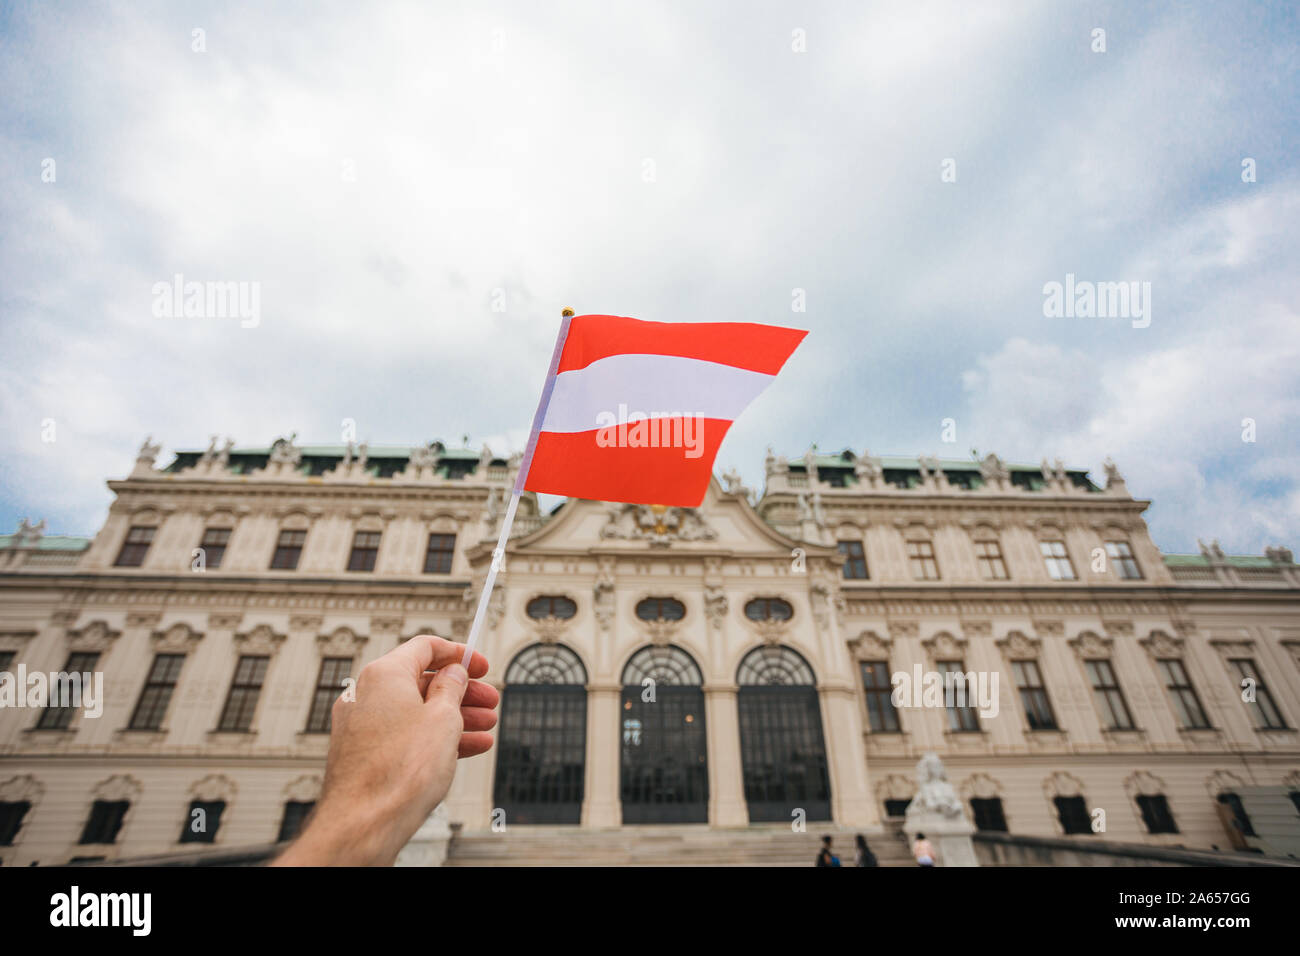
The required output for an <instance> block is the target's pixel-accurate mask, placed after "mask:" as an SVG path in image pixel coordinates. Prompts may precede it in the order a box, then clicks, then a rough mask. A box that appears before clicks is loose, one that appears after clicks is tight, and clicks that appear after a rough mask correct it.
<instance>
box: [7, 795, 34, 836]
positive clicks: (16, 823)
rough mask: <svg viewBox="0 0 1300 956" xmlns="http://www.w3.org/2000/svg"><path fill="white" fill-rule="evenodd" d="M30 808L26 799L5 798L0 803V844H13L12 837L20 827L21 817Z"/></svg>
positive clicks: (16, 834) (25, 814)
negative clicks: (5, 799)
mask: <svg viewBox="0 0 1300 956" xmlns="http://www.w3.org/2000/svg"><path fill="white" fill-rule="evenodd" d="M31 808H32V805H31V803H29V802H28V801H26V800H7V801H5V802H3V803H0V846H13V845H14V838H15V837H17V836H18V831H19V830H20V829H21V828H22V825H23V817H25V816H27V811H28V810H30V809H31Z"/></svg>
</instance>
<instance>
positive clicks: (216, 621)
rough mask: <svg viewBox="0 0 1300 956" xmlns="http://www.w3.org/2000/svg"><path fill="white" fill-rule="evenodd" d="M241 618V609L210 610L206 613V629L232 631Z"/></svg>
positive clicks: (237, 625)
mask: <svg viewBox="0 0 1300 956" xmlns="http://www.w3.org/2000/svg"><path fill="white" fill-rule="evenodd" d="M243 619H244V614H243V612H242V611H211V612H209V614H208V630H210V631H233V630H234V629H235V628H237V627H239V622H240V621H242V620H243Z"/></svg>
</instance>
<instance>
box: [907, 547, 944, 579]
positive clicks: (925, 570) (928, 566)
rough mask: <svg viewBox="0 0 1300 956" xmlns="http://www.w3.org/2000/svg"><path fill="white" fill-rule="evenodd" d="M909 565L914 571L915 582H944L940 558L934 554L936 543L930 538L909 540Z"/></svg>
mask: <svg viewBox="0 0 1300 956" xmlns="http://www.w3.org/2000/svg"><path fill="white" fill-rule="evenodd" d="M922 549H923V550H922ZM907 565H908V567H909V568H910V569H911V571H912V580H913V581H939V580H942V578H941V577H940V575H939V558H938V557H937V556H936V555H935V553H934V542H933V541H931V540H930V539H929V538H908V539H907Z"/></svg>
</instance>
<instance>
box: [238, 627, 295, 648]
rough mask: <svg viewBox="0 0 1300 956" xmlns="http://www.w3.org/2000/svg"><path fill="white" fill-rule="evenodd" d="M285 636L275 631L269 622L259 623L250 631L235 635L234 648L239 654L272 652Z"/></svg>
mask: <svg viewBox="0 0 1300 956" xmlns="http://www.w3.org/2000/svg"><path fill="white" fill-rule="evenodd" d="M287 636H288V635H285V634H278V633H276V631H275V630H273V629H272V628H271V626H270V625H269V624H259V625H257V627H255V628H253V629H252V630H251V631H247V632H245V633H243V634H236V635H235V650H236V651H238V652H239V653H240V654H274V653H275V652H276V651H278V650H279V649H280V645H281V644H283V643H284V640H285V638H286V637H287Z"/></svg>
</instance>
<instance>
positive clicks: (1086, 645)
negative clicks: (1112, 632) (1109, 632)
mask: <svg viewBox="0 0 1300 956" xmlns="http://www.w3.org/2000/svg"><path fill="white" fill-rule="evenodd" d="M1114 643H1115V642H1114V641H1112V640H1111V639H1110V638H1109V637H1102V636H1101V635H1100V634H1097V633H1096V632H1095V631H1084V632H1083V633H1082V634H1080V635H1079V636H1078V637H1072V638H1070V640H1069V644H1070V646H1071V647H1072V648H1074V653H1076V654H1078V655H1079V657H1081V658H1083V659H1084V660H1087V659H1089V658H1102V657H1110V651H1111V647H1112V646H1113V645H1114Z"/></svg>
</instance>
